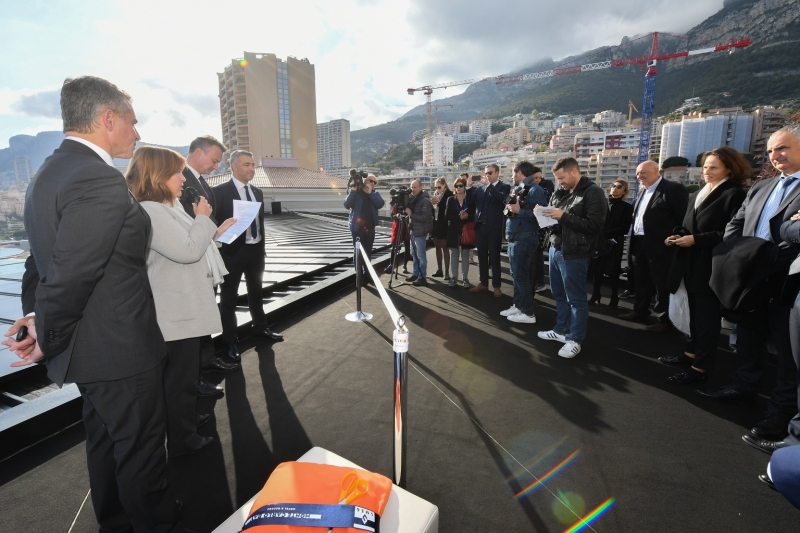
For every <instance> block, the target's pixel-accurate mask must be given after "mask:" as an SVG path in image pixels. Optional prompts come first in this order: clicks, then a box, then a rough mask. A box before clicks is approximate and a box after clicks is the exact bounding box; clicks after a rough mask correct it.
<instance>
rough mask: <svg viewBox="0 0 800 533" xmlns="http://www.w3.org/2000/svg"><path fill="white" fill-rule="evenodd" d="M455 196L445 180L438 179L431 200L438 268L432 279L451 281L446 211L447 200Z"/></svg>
mask: <svg viewBox="0 0 800 533" xmlns="http://www.w3.org/2000/svg"><path fill="white" fill-rule="evenodd" d="M452 196H453V191H451V190H450V187H448V186H447V180H446V179H444V178H437V179H436V194H434V195H433V198H431V205H432V206H433V232H432V233H433V243H434V244H435V245H436V266H437V270H436V272H434V273H433V274H431V277H432V278H441V277H442V275H444V279H445V280H449V279H450V254H449V252H448V250H447V217H446V216H445V213H444V211H445V209H446V207H447V200H448V199H450V198H451V197H452ZM442 258H444V273H442Z"/></svg>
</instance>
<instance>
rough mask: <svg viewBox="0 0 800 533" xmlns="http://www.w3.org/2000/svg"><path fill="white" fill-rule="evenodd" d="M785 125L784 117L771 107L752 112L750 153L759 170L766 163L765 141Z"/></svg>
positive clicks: (756, 169)
mask: <svg viewBox="0 0 800 533" xmlns="http://www.w3.org/2000/svg"><path fill="white" fill-rule="evenodd" d="M785 125H786V115H784V114H783V113H781V112H780V111H778V110H777V109H775V108H774V107H772V106H765V107H762V108H759V109H756V110H755V111H754V112H753V132H752V135H751V137H750V150H749V151H750V152H751V153H752V154H753V157H754V158H755V162H756V166H757V167H759V168H755V169H753V170H754V171H758V170H760V167H761V166H763V165H764V163H765V162H767V158H766V157H767V141H768V140H769V136H770V135H772V134H773V133H775V132H776V131H778V130H779V129H781V128H782V127H783V126H785Z"/></svg>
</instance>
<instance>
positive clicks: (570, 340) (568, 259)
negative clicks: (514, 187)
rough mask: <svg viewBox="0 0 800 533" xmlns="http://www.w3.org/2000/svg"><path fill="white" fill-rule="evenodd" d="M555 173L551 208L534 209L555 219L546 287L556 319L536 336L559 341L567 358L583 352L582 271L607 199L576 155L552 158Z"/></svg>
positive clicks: (585, 306) (586, 309)
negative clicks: (556, 186) (557, 187)
mask: <svg viewBox="0 0 800 533" xmlns="http://www.w3.org/2000/svg"><path fill="white" fill-rule="evenodd" d="M553 174H554V175H555V177H556V180H558V184H559V185H560V186H561V188H560V189H559V190H557V191H556V192H555V194H553V196H552V197H551V198H550V206H549V207H547V208H541V209H540V210H538V211H537V212H538V213H540V214H542V215H544V216H548V217H551V218H554V219H555V220H557V221H558V224H557V225H555V226H551V230H550V291H551V292H552V293H553V299H555V301H556V313H557V318H556V325H555V327H553V329H552V330H550V331H540V332H539V333H538V335H539V338H540V339H544V340H548V341H558V342H563V343H564V346H562V347H561V349H560V350H559V351H558V355H560V356H561V357H564V358H567V359H571V358H573V357H575V356H576V355H578V353H579V352H580V351H581V343H582V342H583V339H584V338H585V337H586V325H587V323H588V321H589V304H588V302H587V300H586V273H587V271H588V269H589V260H590V259H591V258H592V254H593V253H594V251H595V250H596V249H597V244H598V241H599V239H600V237H601V236H602V234H603V225H604V224H605V221H606V215H607V214H608V202H607V201H606V195H605V193H603V190H602V189H601V188H600V187H598V186H597V185H595V183H594V182H593V181H592V180H590V179H589V178H586V177H583V176H581V169H580V166H579V165H578V161H577V160H576V159H575V158H573V157H562V158H561V159H559V160H558V161H556V164H555V165H553Z"/></svg>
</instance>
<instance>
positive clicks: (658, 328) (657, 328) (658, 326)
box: [644, 322, 672, 333]
mask: <svg viewBox="0 0 800 533" xmlns="http://www.w3.org/2000/svg"><path fill="white" fill-rule="evenodd" d="M644 329H645V331H652V332H653V333H666V332H668V331H670V330H671V329H672V326H671V325H669V324H667V323H666V322H656V323H655V324H651V325H649V326H647V327H646V328H644Z"/></svg>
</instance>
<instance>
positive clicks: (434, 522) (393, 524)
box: [213, 447, 439, 533]
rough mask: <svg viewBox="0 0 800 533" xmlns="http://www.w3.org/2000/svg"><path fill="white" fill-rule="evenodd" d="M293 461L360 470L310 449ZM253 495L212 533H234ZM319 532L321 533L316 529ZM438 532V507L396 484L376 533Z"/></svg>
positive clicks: (315, 448) (336, 457)
mask: <svg viewBox="0 0 800 533" xmlns="http://www.w3.org/2000/svg"><path fill="white" fill-rule="evenodd" d="M297 461H298V462H301V463H321V464H326V465H334V466H344V467H353V468H359V469H362V468H361V467H360V466H358V465H357V464H355V463H352V462H350V461H348V460H347V459H345V458H344V457H340V456H338V455H336V454H335V453H333V452H329V451H328V450H325V449H323V448H319V447H314V448H311V449H310V450H309V451H308V452H307V453H306V454H305V455H303V456H302V457H301V458H300V459H298V460H297ZM362 470H363V469H362ZM257 496H258V494H256V495H255V496H253V497H252V498H251V499H250V501H248V502H247V503H245V504H244V505H242V506H241V507H240V508H239V509H238V510H237V511H236V512H235V513H233V514H232V515H231V516H230V517H228V519H227V520H225V521H224V522H223V523H222V524H220V525H219V527H217V529H215V530H214V531H213V533H238V532H239V530H240V529H241V527H242V524H244V521H245V520H247V515H248V513H249V512H250V508H251V507H252V506H253V502H254V501H256V497H257ZM320 531H322V530H321V529H320ZM438 531H439V508H438V507H436V506H435V505H433V504H432V503H429V502H427V501H425V500H423V499H422V498H420V497H418V496H414V495H413V494H411V493H410V492H408V491H407V490H404V489H401V488H400V487H398V486H397V485H392V492H391V494H390V495H389V501H388V502H386V508H385V509H384V511H383V515H381V531H380V533H438Z"/></svg>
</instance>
